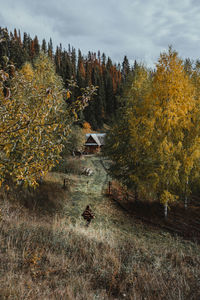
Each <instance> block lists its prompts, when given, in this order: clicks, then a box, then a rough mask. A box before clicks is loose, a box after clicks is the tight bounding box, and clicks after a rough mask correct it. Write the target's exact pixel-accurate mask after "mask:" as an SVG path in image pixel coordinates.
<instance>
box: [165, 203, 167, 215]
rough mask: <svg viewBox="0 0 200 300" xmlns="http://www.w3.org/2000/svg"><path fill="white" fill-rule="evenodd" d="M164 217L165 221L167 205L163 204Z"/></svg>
mask: <svg viewBox="0 0 200 300" xmlns="http://www.w3.org/2000/svg"><path fill="white" fill-rule="evenodd" d="M164 216H165V219H167V203H165V204H164Z"/></svg>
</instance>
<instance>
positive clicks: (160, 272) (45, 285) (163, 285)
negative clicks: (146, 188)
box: [0, 156, 200, 300]
mask: <svg viewBox="0 0 200 300" xmlns="http://www.w3.org/2000/svg"><path fill="white" fill-rule="evenodd" d="M104 165H106V162H105V161H104ZM86 167H87V168H88V167H89V168H90V169H92V170H93V175H92V176H90V177H89V176H86V175H84V174H81V171H82V170H83V168H86ZM59 170H60V171H59ZM66 170H68V171H69V170H71V172H70V173H69V172H68V173H65V171H66ZM61 171H62V172H61ZM64 178H65V179H66V182H67V186H66V189H63V187H62V185H63V179H64ZM108 180H109V178H108V176H107V174H106V171H105V169H104V167H103V165H102V161H101V158H100V157H99V156H88V157H84V158H82V159H78V158H75V159H72V160H71V161H68V162H65V164H63V165H62V166H61V167H60V169H59V168H58V170H57V172H51V173H49V174H48V176H47V177H46V178H45V180H44V182H43V183H42V184H41V185H40V187H39V189H38V190H37V191H36V192H34V191H27V192H26V193H22V192H20V191H19V190H17V191H16V190H15V192H14V191H12V192H11V191H8V192H1V221H0V226H1V231H0V240H1V248H0V299H88V300H90V299H133V300H135V299H137V300H139V299H141V300H142V299H155V300H156V299H174V300H175V299H191V300H192V299H193V300H197V299H199V298H200V294H199V290H200V289H199V286H200V283H199V278H200V269H199V264H200V251H199V250H200V249H199V245H198V244H195V243H193V242H191V241H186V240H184V239H182V238H181V237H178V236H172V235H170V233H168V232H166V231H163V230H162V229H158V228H154V227H150V226H149V225H148V224H146V225H145V224H144V223H142V222H141V221H140V220H139V219H136V218H134V217H131V216H130V215H129V214H128V213H127V212H126V211H125V210H123V209H122V208H121V207H120V206H118V205H116V203H115V202H114V201H112V200H111V199H109V198H107V197H106V196H105V191H106V188H107V184H108ZM87 204H90V205H91V208H92V210H93V211H94V213H95V216H96V218H95V219H94V220H93V221H92V223H91V225H90V226H89V227H88V228H87V227H86V226H85V222H84V220H83V219H82V218H81V213H82V212H83V210H84V209H85V207H86V205H87Z"/></svg>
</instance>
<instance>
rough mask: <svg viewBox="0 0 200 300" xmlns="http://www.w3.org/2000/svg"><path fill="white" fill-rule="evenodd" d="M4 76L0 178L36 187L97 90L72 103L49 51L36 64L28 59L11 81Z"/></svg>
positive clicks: (0, 93) (0, 91)
mask: <svg viewBox="0 0 200 300" xmlns="http://www.w3.org/2000/svg"><path fill="white" fill-rule="evenodd" d="M0 75H1V78H0V79H1V81H0V124H1V126H0V128H1V129H0V182H1V183H2V182H3V181H4V180H5V179H6V178H7V177H12V179H13V180H14V181H16V182H17V183H19V182H23V183H24V184H25V185H33V186H34V185H36V181H37V178H38V177H40V176H41V175H42V174H45V173H46V172H47V171H48V170H50V169H51V168H52V167H53V166H54V165H55V163H56V161H57V160H58V159H59V157H60V152H61V150H62V148H63V144H64V142H65V140H66V138H67V136H68V134H69V132H70V127H71V124H72V122H74V120H76V119H77V112H78V111H79V110H80V109H83V108H84V107H85V106H87V104H88V101H89V100H90V96H91V94H92V93H93V90H94V89H89V88H87V89H86V90H84V91H83V94H82V95H81V96H80V97H79V99H74V100H73V101H72V102H71V101H70V99H68V98H69V97H66V94H67V93H66V90H64V88H63V82H62V80H61V78H60V77H59V76H58V75H56V73H55V68H54V65H53V63H52V62H51V60H50V59H49V58H48V57H47V56H45V55H44V54H41V55H40V56H39V58H38V59H37V60H36V61H35V64H34V67H32V66H31V65H30V64H29V63H26V64H25V65H24V66H23V68H22V69H21V70H20V71H15V74H14V76H13V77H12V78H11V79H9V75H8V73H7V72H6V71H3V70H1V73H0ZM5 89H6V92H5Z"/></svg>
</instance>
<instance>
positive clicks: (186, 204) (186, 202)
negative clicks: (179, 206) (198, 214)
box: [184, 195, 188, 209]
mask: <svg viewBox="0 0 200 300" xmlns="http://www.w3.org/2000/svg"><path fill="white" fill-rule="evenodd" d="M184 206H185V209H187V207H188V197H187V195H185V201H184Z"/></svg>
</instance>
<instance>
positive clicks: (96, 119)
mask: <svg viewBox="0 0 200 300" xmlns="http://www.w3.org/2000/svg"><path fill="white" fill-rule="evenodd" d="M0 39H1V44H0V64H1V65H2V66H3V65H4V63H5V62H4V57H5V56H6V57H8V58H9V61H10V62H12V63H13V64H14V66H15V67H16V68H20V67H22V66H23V64H24V63H25V62H31V63H33V62H34V60H35V59H36V58H37V56H38V55H39V53H40V52H41V51H42V52H44V53H45V54H47V55H48V56H49V57H50V59H51V60H52V61H53V62H54V64H55V68H56V72H57V74H58V75H60V76H61V77H62V79H63V82H64V85H65V87H66V88H67V87H68V80H71V79H73V80H74V81H76V83H77V86H78V88H76V89H75V90H74V91H73V96H77V95H79V94H80V91H81V89H82V88H86V87H87V86H90V85H91V84H92V85H94V86H98V89H97V92H96V95H95V97H94V99H93V101H92V102H91V104H90V105H88V107H87V108H86V109H85V110H84V112H83V113H82V114H81V115H80V116H79V117H80V119H81V120H82V121H84V120H85V121H87V122H88V123H90V125H91V127H92V128H93V129H94V130H97V129H101V128H102V126H103V124H104V123H109V122H110V120H111V119H112V118H113V117H114V116H115V113H116V110H117V108H118V107H119V103H118V97H119V96H120V94H121V87H122V85H123V83H124V82H125V81H126V78H127V76H128V75H129V73H130V72H131V67H130V64H129V61H128V58H127V57H126V56H125V57H124V61H123V62H122V65H120V64H115V63H113V62H112V60H111V58H110V57H106V55H105V54H104V53H102V54H101V53H100V51H98V53H93V52H88V54H87V55H83V54H82V53H81V50H80V49H79V50H78V51H76V49H75V48H74V47H73V46H70V45H68V49H67V50H66V49H65V48H63V46H62V45H61V44H60V45H59V46H56V48H55V49H53V43H52V40H51V39H50V41H48V42H47V41H46V40H45V39H43V40H42V43H41V44H40V43H39V41H38V38H37V36H35V37H34V38H31V37H30V35H29V34H27V33H26V32H25V33H24V34H23V37H22V36H21V33H20V31H17V30H16V29H15V30H14V33H12V32H10V33H9V32H8V31H7V30H6V29H5V28H0Z"/></svg>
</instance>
